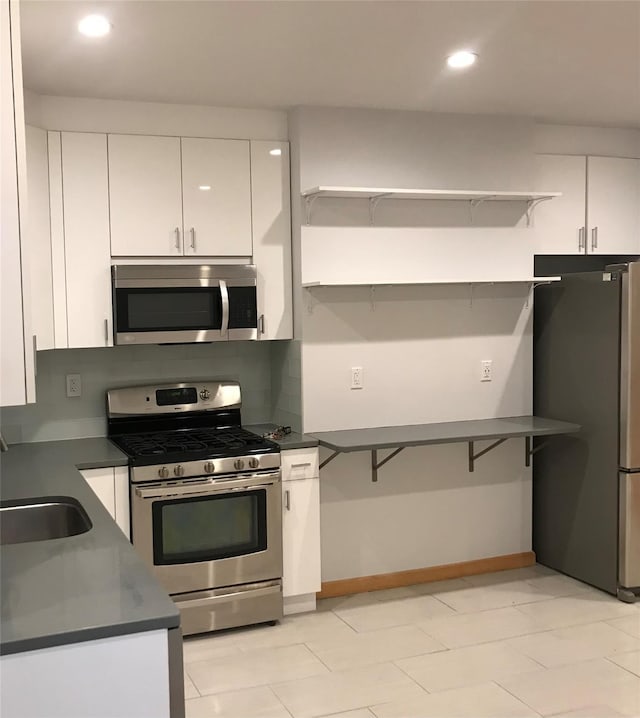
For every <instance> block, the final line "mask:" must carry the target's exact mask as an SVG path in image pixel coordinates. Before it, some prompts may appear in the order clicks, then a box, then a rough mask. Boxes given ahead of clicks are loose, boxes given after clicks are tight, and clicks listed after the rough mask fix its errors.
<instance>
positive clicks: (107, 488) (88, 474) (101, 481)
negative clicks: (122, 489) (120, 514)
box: [80, 468, 116, 519]
mask: <svg viewBox="0 0 640 718" xmlns="http://www.w3.org/2000/svg"><path fill="white" fill-rule="evenodd" d="M80 473H81V474H82V476H83V477H84V479H85V481H86V482H87V483H88V484H89V486H90V487H91V489H92V490H93V493H94V494H95V495H96V496H97V497H98V498H99V499H100V501H101V502H102V504H103V506H104V507H105V509H107V511H108V512H109V513H110V514H111V516H112V517H113V518H114V519H115V517H116V502H115V493H114V489H113V469H112V468H107V469H85V470H83V471H81V472H80Z"/></svg>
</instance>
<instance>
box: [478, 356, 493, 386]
mask: <svg viewBox="0 0 640 718" xmlns="http://www.w3.org/2000/svg"><path fill="white" fill-rule="evenodd" d="M492 369H493V361H492V360H491V359H483V360H482V361H481V362H480V381H491V380H492V379H493V376H492Z"/></svg>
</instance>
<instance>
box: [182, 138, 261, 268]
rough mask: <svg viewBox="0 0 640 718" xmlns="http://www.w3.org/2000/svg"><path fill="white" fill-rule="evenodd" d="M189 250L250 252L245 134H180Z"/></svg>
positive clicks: (240, 254) (245, 254) (216, 254)
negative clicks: (237, 137)
mask: <svg viewBox="0 0 640 718" xmlns="http://www.w3.org/2000/svg"><path fill="white" fill-rule="evenodd" d="M182 193H183V207H184V232H185V238H184V247H185V252H184V253H185V254H195V255H207V256H211V257H225V256H235V257H249V256H251V186H250V180H249V143H248V142H247V141H246V140H206V139H191V138H184V137H183V138H182Z"/></svg>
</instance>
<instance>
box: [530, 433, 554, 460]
mask: <svg viewBox="0 0 640 718" xmlns="http://www.w3.org/2000/svg"><path fill="white" fill-rule="evenodd" d="M531 439H532V437H531V436H525V438H524V443H525V449H524V465H525V466H531V457H532V456H533V455H534V454H537V453H538V451H540V449H544V447H545V446H546V445H547V444H548V443H549V442H550V441H551V439H545V440H544V441H541V442H540V443H539V444H538V445H537V446H534V447H532V446H531Z"/></svg>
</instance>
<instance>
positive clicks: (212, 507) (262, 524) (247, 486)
mask: <svg viewBox="0 0 640 718" xmlns="http://www.w3.org/2000/svg"><path fill="white" fill-rule="evenodd" d="M131 495H132V522H131V523H132V536H133V544H134V546H135V548H136V549H137V550H138V552H139V553H140V554H141V555H142V556H143V558H144V559H145V560H146V561H147V563H148V564H149V565H150V566H151V567H152V568H153V571H154V573H155V575H156V576H157V578H158V579H159V581H160V582H161V583H162V584H163V585H164V587H165V588H166V589H167V591H168V592H169V593H170V594H178V593H187V592H191V591H200V590H207V589H213V588H220V587H224V586H234V585H238V584H244V583H251V582H256V581H264V580H269V579H275V578H280V577H281V576H282V500H281V490H280V472H279V471H275V472H265V473H262V474H258V473H253V474H246V475H242V476H238V475H237V474H234V475H233V476H228V477H217V478H215V479H213V478H202V479H195V480H193V479H192V480H188V481H182V482H177V483H172V484H167V483H156V484H142V485H140V484H139V485H136V486H132V489H131Z"/></svg>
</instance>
